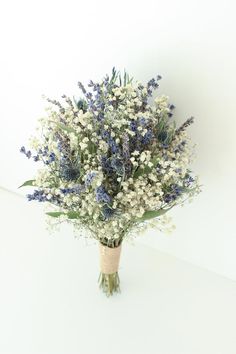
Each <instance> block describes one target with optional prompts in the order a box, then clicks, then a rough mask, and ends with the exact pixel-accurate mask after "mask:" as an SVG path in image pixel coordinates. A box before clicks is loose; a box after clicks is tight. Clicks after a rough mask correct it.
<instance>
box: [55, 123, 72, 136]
mask: <svg viewBox="0 0 236 354" xmlns="http://www.w3.org/2000/svg"><path fill="white" fill-rule="evenodd" d="M57 126H58V128H60V129H62V130H65V131H66V132H67V133H74V134H76V135H77V132H76V131H75V129H73V128H71V127H68V126H67V125H65V124H62V123H57Z"/></svg>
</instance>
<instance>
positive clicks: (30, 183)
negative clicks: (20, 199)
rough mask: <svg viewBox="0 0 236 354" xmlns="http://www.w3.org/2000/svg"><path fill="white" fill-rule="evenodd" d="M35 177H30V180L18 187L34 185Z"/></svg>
mask: <svg viewBox="0 0 236 354" xmlns="http://www.w3.org/2000/svg"><path fill="white" fill-rule="evenodd" d="M34 181H35V180H34V179H29V180H28V181H25V182H24V183H23V184H22V185H21V186H20V187H18V188H21V187H26V186H31V187H32V186H33V183H34Z"/></svg>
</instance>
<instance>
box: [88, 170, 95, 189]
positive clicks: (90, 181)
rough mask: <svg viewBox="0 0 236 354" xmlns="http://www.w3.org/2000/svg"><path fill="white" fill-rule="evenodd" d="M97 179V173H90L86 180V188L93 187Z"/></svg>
mask: <svg viewBox="0 0 236 354" xmlns="http://www.w3.org/2000/svg"><path fill="white" fill-rule="evenodd" d="M95 177H96V172H90V173H89V174H88V175H87V176H86V179H85V186H86V187H88V186H90V185H91V183H92V181H93V180H94V178H95Z"/></svg>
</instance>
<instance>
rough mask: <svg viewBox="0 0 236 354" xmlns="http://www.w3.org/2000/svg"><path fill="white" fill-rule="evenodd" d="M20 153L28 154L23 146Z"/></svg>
mask: <svg viewBox="0 0 236 354" xmlns="http://www.w3.org/2000/svg"><path fill="white" fill-rule="evenodd" d="M20 152H22V154H25V153H26V150H25V147H24V146H22V147H21V148H20Z"/></svg>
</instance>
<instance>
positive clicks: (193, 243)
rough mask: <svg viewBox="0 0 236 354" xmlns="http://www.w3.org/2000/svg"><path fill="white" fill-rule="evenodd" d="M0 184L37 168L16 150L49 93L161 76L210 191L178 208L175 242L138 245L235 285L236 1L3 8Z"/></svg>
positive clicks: (158, 239) (152, 236) (162, 239)
mask: <svg viewBox="0 0 236 354" xmlns="http://www.w3.org/2000/svg"><path fill="white" fill-rule="evenodd" d="M0 26H1V31H0V33H1V55H0V70H1V74H0V78H1V83H0V85H1V92H0V94H1V99H0V102H1V103H0V119H1V129H0V159H1V161H0V168H1V173H0V186H2V187H5V188H7V189H10V190H13V191H16V189H17V186H18V185H19V184H20V183H21V182H22V181H24V180H27V179H30V178H31V177H32V173H33V169H34V167H33V166H32V165H30V163H29V162H28V161H27V160H26V159H24V157H23V156H22V155H20V154H19V153H18V151H19V148H20V146H21V145H27V139H28V137H29V135H30V134H31V133H33V131H34V128H35V125H36V120H37V118H38V117H40V116H41V115H42V112H43V105H44V102H43V101H42V100H41V95H42V94H46V95H48V96H50V97H52V98H54V97H58V96H59V95H61V94H63V93H66V94H74V93H75V94H76V93H78V92H79V91H78V89H77V86H76V85H77V81H78V80H81V81H85V82H87V81H88V80H89V79H90V78H92V79H94V80H96V79H99V78H100V77H101V76H103V75H104V74H105V73H106V72H109V71H110V70H111V68H112V66H114V65H115V66H116V67H117V68H118V69H121V70H122V69H124V68H126V69H127V70H128V71H129V72H130V74H131V75H134V76H135V77H136V78H137V79H138V80H143V81H147V80H148V79H150V78H151V77H153V76H154V75H156V74H161V75H162V76H163V80H162V81H161V89H160V92H161V93H165V94H167V95H169V96H170V99H171V102H173V103H174V104H175V105H176V106H177V109H176V120H177V122H178V123H179V124H181V123H182V122H183V121H184V120H185V119H186V118H188V117H189V116H191V115H193V116H195V117H196V123H195V125H194V126H192V127H191V129H190V131H191V135H192V137H193V140H194V141H195V142H196V143H197V153H198V158H197V161H196V163H195V166H194V168H195V171H196V172H197V173H198V174H199V175H200V177H201V182H202V184H203V193H202V195H201V196H199V197H198V198H197V199H196V200H195V201H194V203H193V204H192V205H190V206H186V207H185V208H184V209H178V210H175V211H173V213H172V215H173V217H174V221H175V223H176V225H177V229H176V231H175V232H174V234H173V235H172V236H166V235H162V234H160V233H158V232H154V231H150V232H149V235H148V236H147V237H143V238H141V239H140V240H141V241H142V242H144V243H147V244H149V245H151V246H153V247H155V248H157V249H161V250H164V251H166V252H168V253H170V254H173V255H175V256H177V257H180V258H182V259H185V260H188V261H190V262H192V263H194V264H197V265H200V266H202V267H205V268H208V269H210V270H213V271H215V272H218V273H221V274H223V275H225V276H227V277H230V278H232V279H236V257H235V252H236V232H235V230H236V223H235V200H236V192H235V190H236V189H235V178H236V167H235V163H236V158H235V150H236V149H235V131H236V119H235V112H236V110H235V108H236V99H235V98H236V97H235V96H236V95H235V92H236V90H235V89H236V87H235V82H236V81H235V78H236V75H235V74H236V41H235V34H236V31H235V27H236V24H235V8H234V2H233V1H229V0H225V1H209V0H208V1H206V0H205V1H201V0H200V1H199V0H198V1H187V0H181V1H150V0H147V1H145V2H139V1H119V2H113V1H88V2H85V1H74V2H73V1H63V2H59V1H45V2H44V1H19V2H17V1H7V2H4V3H2V4H1V21H0Z"/></svg>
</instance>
